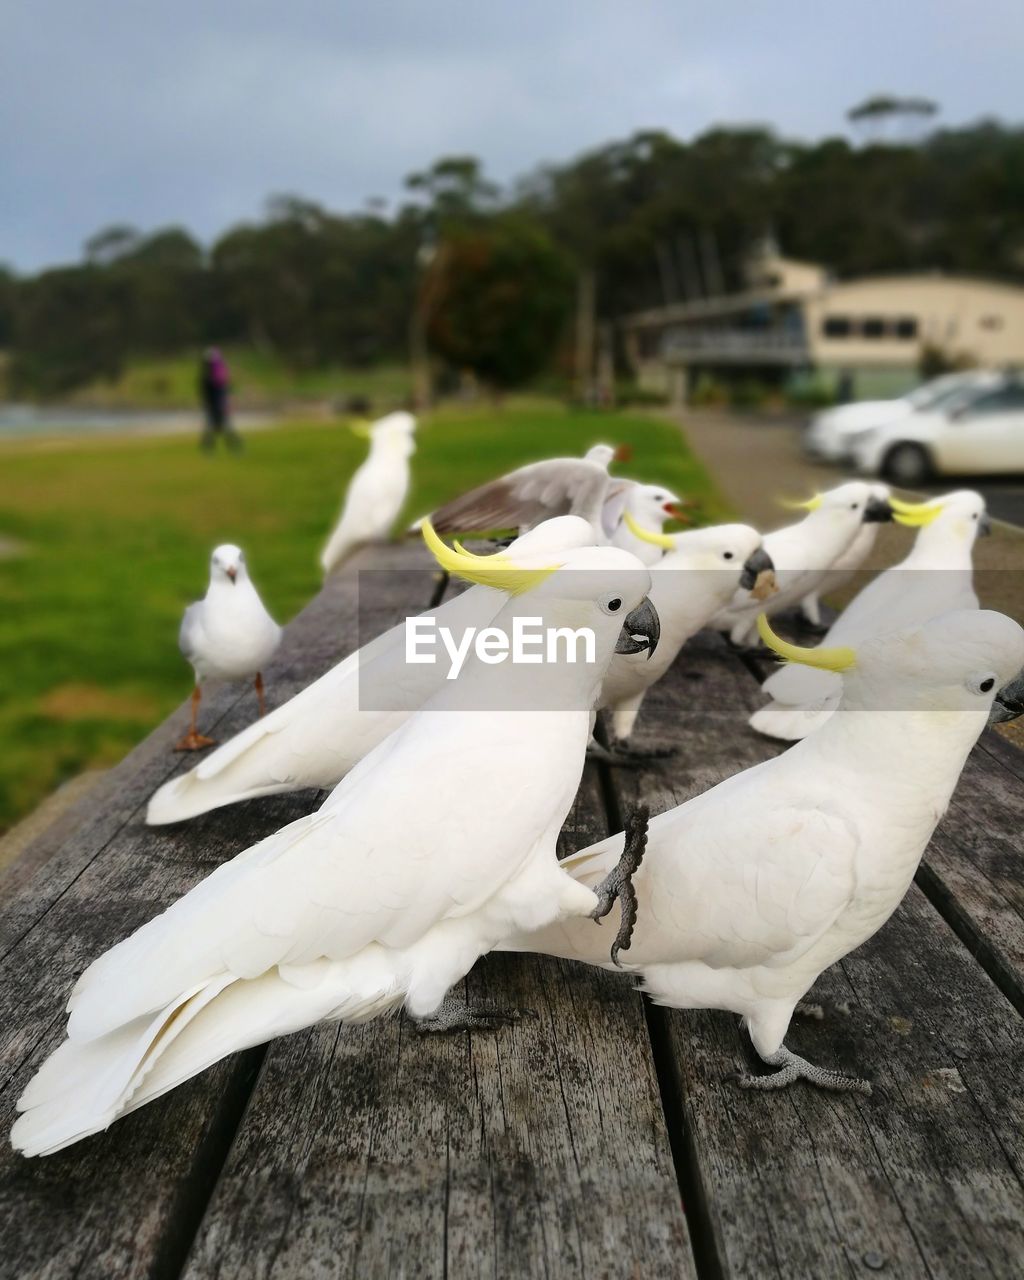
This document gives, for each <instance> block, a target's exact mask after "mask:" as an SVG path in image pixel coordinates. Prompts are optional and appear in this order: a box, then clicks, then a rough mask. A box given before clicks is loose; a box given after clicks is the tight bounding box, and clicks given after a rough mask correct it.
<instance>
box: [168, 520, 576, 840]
mask: <svg viewBox="0 0 1024 1280" xmlns="http://www.w3.org/2000/svg"><path fill="white" fill-rule="evenodd" d="M592 539H593V534H592V531H591V528H590V525H589V524H587V522H586V521H585V520H581V519H579V518H578V517H576V516H559V517H557V518H556V519H554V520H547V521H545V522H544V523H543V524H540V525H538V526H537V527H536V528H535V529H533V530H531V531H530V532H529V533H527V534H524V535H523V536H522V537H521V538H519V539H518V540H517V541H516V542H514V543H512V545H511V546H510V547H509V548H508V549H507V551H506V552H505V553H504V554H505V556H506V557H507V558H508V559H510V560H511V561H512V562H513V563H514V564H516V565H518V566H520V567H525V568H530V567H531V566H536V565H538V564H540V565H543V564H549V563H552V562H556V563H557V561H558V559H559V558H560V557H561V555H562V554H563V553H565V552H568V551H571V550H573V549H574V548H577V547H585V546H589V545H590V544H591V542H592ZM504 603H505V596H504V594H503V593H502V592H501V591H499V590H497V589H495V588H494V587H490V586H487V585H486V581H484V582H482V583H480V584H477V585H476V586H472V587H470V588H469V590H468V591H464V592H463V593H462V594H461V595H457V596H455V597H454V598H453V599H451V600H448V601H446V602H445V603H444V604H442V605H439V606H438V607H437V608H435V609H430V610H428V611H427V613H428V614H429V615H430V616H431V617H433V618H434V619H435V620H436V623H437V626H438V627H442V626H444V627H448V628H449V630H450V632H451V634H452V635H453V636H456V637H461V636H463V635H464V634H465V633H466V631H467V628H469V627H485V626H487V625H488V624H489V623H490V622H491V620H492V618H493V617H494V615H495V614H496V613H497V612H498V610H499V609H500V608H501V607H502V606H503V605H504ZM406 640H407V628H406V624H405V623H404V622H402V623H400V624H399V625H398V626H395V627H392V628H391V629H390V630H389V631H386V632H385V633H384V634H383V635H380V636H377V637H376V638H375V639H374V640H372V641H371V642H370V643H369V644H366V645H364V646H363V647H362V648H361V649H358V650H357V651H356V652H355V653H352V654H349V656H348V657H347V658H345V659H344V660H343V661H342V662H339V663H338V665H337V666H335V667H333V668H332V669H331V670H330V671H328V672H327V673H326V674H325V675H322V676H321V677H320V678H319V679H318V680H314V681H313V683H312V684H311V685H309V686H307V687H306V688H305V689H303V690H302V692H301V693H298V694H296V695H295V697H294V698H291V699H290V700H289V701H288V702H285V703H283V704H282V705H281V706H280V707H277V708H276V709H275V710H274V711H272V712H271V713H270V714H269V715H268V716H265V717H264V718H263V719H262V720H259V721H257V722H256V723H255V724H251V725H249V726H248V727H247V728H245V729H243V730H242V732H241V733H238V734H236V735H235V737H233V738H231V739H230V740H229V741H227V742H225V743H224V745H223V746H221V747H219V748H218V749H217V750H216V751H214V752H212V753H211V754H210V755H208V756H207V757H206V758H205V759H204V760H203V761H202V762H201V763H200V764H199V765H198V766H197V767H196V768H194V769H191V770H190V771H189V772H188V773H184V774H181V775H180V776H179V777H177V778H172V779H171V780H170V782H167V783H165V784H164V785H163V786H162V787H160V789H159V790H158V791H157V792H156V793H155V794H154V795H153V797H152V799H151V800H150V802H149V808H148V810H147V813H146V821H147V822H148V823H149V824H150V825H151V826H161V825H164V824H166V823H170V822H182V821H184V820H185V819H186V818H194V817H195V816H196V815H197V814H200V813H206V812H207V811H208V810H210V809H218V808H220V807H221V806H222V805H227V804H236V803H237V802H238V801H240V800H252V799H255V798H256V797H258V796H269V795H276V794H278V793H279V792H283V791H299V790H302V789H303V788H305V787H314V788H330V787H334V786H336V785H337V784H338V783H339V782H340V781H341V780H342V778H344V776H345V775H346V774H347V773H348V771H349V770H350V769H352V768H353V767H354V766H355V765H356V764H358V763H359V761H360V760H362V758H363V756H365V755H366V754H367V752H369V751H372V750H373V748H374V747H375V746H376V745H377V744H378V743H379V742H383V740H384V739H385V738H386V737H387V736H388V734H390V733H393V732H394V730H395V729H397V728H398V726H399V725H401V724H402V723H404V721H405V720H406V719H407V717H408V716H409V715H410V713H411V712H412V711H415V710H416V709H418V708H419V707H421V706H422V705H423V703H424V702H426V700H427V699H428V698H429V697H431V696H432V695H433V694H435V693H436V692H437V691H438V689H440V688H441V687H442V686H443V685H444V684H445V681H446V678H447V666H446V665H444V664H443V663H435V664H428V663H423V664H410V663H408V662H406V658H405V653H406Z"/></svg>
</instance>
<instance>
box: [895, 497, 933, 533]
mask: <svg viewBox="0 0 1024 1280" xmlns="http://www.w3.org/2000/svg"><path fill="white" fill-rule="evenodd" d="M889 506H890V507H892V510H893V517H892V518H893V519H894V520H895V521H896V522H897V524H901V525H903V526H904V527H905V528H907V529H922V528H924V526H925V525H928V524H931V523H932V521H933V520H937V519H938V517H939V516H940V515H941V514H942V502H941V501H938V502H937V501H935V499H934V498H933V499H932V501H931V502H903V501H902V500H901V499H900V498H890V499H889Z"/></svg>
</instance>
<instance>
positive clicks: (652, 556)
mask: <svg viewBox="0 0 1024 1280" xmlns="http://www.w3.org/2000/svg"><path fill="white" fill-rule="evenodd" d="M621 483H622V488H621V489H620V490H619V492H618V493H616V494H615V495H614V496H613V497H611V498H609V499H608V500H607V501H606V502H605V504H604V513H603V515H602V519H603V522H604V529H605V534H606V537H607V541H608V544H609V545H610V546H613V547H621V548H622V549H623V551H629V552H631V553H632V554H633V555H635V556H636V558H637V559H638V560H639V561H640V562H641V563H642V564H645V565H648V566H650V565H653V564H657V563H658V561H659V560H660V559H661V558H662V556H663V555H664V554H665V546H664V543H662V542H659V540H658V537H657V536H656V537H654V538H644V537H641V536H639V535H638V534H637V533H636V532H635V530H636V529H646V530H650V531H651V532H652V533H654V534H655V535H662V531H663V530H664V528H665V524H666V522H667V521H669V520H678V519H680V518H683V503H682V502H681V501H680V499H679V498H677V497H676V495H675V494H674V493H672V491H671V490H670V489H666V488H665V487H664V486H663V485H658V484H634V483H633V482H632V481H631V480H630V481H623V482H621Z"/></svg>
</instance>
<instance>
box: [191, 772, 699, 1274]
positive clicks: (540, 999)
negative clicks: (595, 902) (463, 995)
mask: <svg viewBox="0 0 1024 1280" xmlns="http://www.w3.org/2000/svg"><path fill="white" fill-rule="evenodd" d="M606 832H607V822H606V818H605V816H604V811H603V806H602V804H601V798H600V795H599V791H598V787H597V782H596V779H595V777H594V776H593V774H591V773H590V772H588V773H587V775H586V777H585V780H584V785H583V787H582V788H581V792H580V795H579V797H578V798H577V802H576V805H575V807H574V810H573V812H572V814H571V815H570V817H569V820H568V822H567V824H566V827H565V830H564V831H563V835H562V841H563V846H564V848H565V849H566V850H567V851H568V850H570V849H575V848H579V847H581V846H583V845H584V844H587V843H589V842H591V841H592V840H594V839H597V838H599V837H600V836H601V835H603V834H606ZM609 943H610V934H609ZM466 991H467V994H468V997H469V998H470V999H472V1000H474V1001H476V1000H484V1001H487V1002H490V1003H498V1004H502V1005H509V1004H511V1005H513V1006H514V1007H517V1008H520V1009H527V1010H530V1011H531V1012H532V1013H533V1014H535V1015H536V1017H530V1018H526V1019H524V1020H523V1021H521V1022H519V1023H518V1024H517V1025H515V1026H514V1027H512V1028H510V1029H506V1030H502V1031H499V1032H496V1033H487V1034H469V1033H460V1034H458V1035H454V1036H448V1037H437V1036H431V1037H426V1038H424V1037H421V1036H419V1035H418V1033H417V1032H416V1031H415V1029H414V1028H413V1027H412V1026H411V1025H410V1023H409V1022H408V1021H402V1020H399V1019H397V1018H393V1019H387V1020H377V1021H375V1022H372V1023H370V1024H367V1025H366V1026H361V1027H340V1028H339V1027H327V1028H319V1029H314V1030H312V1031H309V1032H306V1033H303V1034H301V1035H298V1036H292V1037H289V1038H288V1039H285V1040H281V1041H277V1042H275V1043H274V1044H273V1045H272V1046H271V1047H270V1050H269V1051H268V1054H267V1058H266V1061H265V1063H264V1066H263V1071H262V1074H261V1076H260V1080H259V1084H258V1086H257V1088H256V1090H255V1092H254V1094H253V1097H252V1100H251V1102H250V1104H249V1107H248V1109H247V1111H246V1114H245V1118H244V1121H243V1123H242V1126H241V1128H240V1130H239V1134H238V1137H237V1140H236V1142H235V1145H234V1147H233V1149H232V1151H231V1155H230V1158H229V1160H228V1162H227V1165H226V1167H225V1170H224V1173H223V1176H222V1177H221V1180H220V1182H219V1183H218V1186H217V1192H216V1195H215V1197H214V1199H213V1201H212V1204H211V1206H210V1208H209V1211H208V1212H207V1214H206V1217H205V1218H204V1220H203V1223H202V1227H201V1229H200V1231H199V1234H198V1237H197V1240H196V1244H195V1247H194V1250H193V1252H192V1255H191V1257H190V1259H189V1264H188V1267H187V1269H186V1275H187V1276H188V1278H189V1280H205V1278H206V1277H213V1276H216V1277H218V1280H228V1278H230V1277H249V1276H257V1277H261V1278H264V1277H273V1280H289V1278H291V1277H296V1278H298V1277H302V1278H303V1280H304V1278H305V1277H312V1276H321V1275H323V1276H327V1275H330V1276H335V1275H348V1276H353V1277H359V1278H360V1280H362V1278H363V1277H378V1276H405V1275H413V1274H415V1275H417V1276H424V1277H433V1276H452V1277H467V1278H468V1277H473V1278H475V1277H478V1276H492V1277H503V1276H516V1277H521V1276H522V1277H526V1276H546V1277H570V1276H572V1277H576V1276H579V1277H582V1276H605V1275H607V1276H618V1275H643V1276H651V1277H655V1276H656V1277H674V1276H681V1277H690V1276H694V1275H695V1274H696V1273H695V1269H694V1262H693V1257H692V1253H691V1251H690V1248H689V1243H688V1235H687V1226H686V1220H685V1218H684V1216H683V1211H682V1206H681V1204H680V1198H679V1189H678V1184H677V1181H676V1174H675V1170H674V1167H673V1163H672V1156H671V1151H670V1146H669V1141H668V1136H667V1131H666V1127H665V1120H664V1115H663V1112H662V1107H661V1101H660V1096H659V1089H658V1082H657V1078H656V1073H655V1068H654V1063H653V1060H652V1055H651V1048H650V1043H649V1039H648V1035H647V1030H646V1025H645V1021H644V1012H643V1006H642V1004H641V1001H640V998H639V997H638V995H637V994H636V992H635V991H634V990H633V988H632V986H631V984H629V983H628V982H626V981H625V980H623V979H620V978H618V977H616V976H613V975H608V974H604V973H601V972H598V971H594V970H587V969H582V968H580V967H577V966H573V965H570V964H565V963H560V962H557V961H553V960H547V959H543V958H538V957H520V956H491V957H488V958H487V959H486V960H485V961H483V962H481V964H480V965H478V966H477V968H476V969H475V970H474V972H473V973H472V974H471V976H470V978H469V979H468V981H467V983H466Z"/></svg>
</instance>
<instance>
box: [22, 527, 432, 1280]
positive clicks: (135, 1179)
mask: <svg viewBox="0 0 1024 1280" xmlns="http://www.w3.org/2000/svg"><path fill="white" fill-rule="evenodd" d="M393 554H394V556H395V560H394V562H395V563H402V564H407V563H409V554H410V553H409V552H408V551H407V550H404V549H399V551H397V552H395V553H393ZM414 556H415V553H414ZM415 562H416V561H415V558H414V559H413V563H415ZM418 581H420V584H421V586H426V585H427V583H426V581H425V580H424V575H423V574H422V571H421V572H420V574H419V575H418ZM395 587H396V589H400V590H401V598H400V599H399V598H396V597H395V596H392V598H391V599H390V600H385V599H381V600H379V603H378V605H377V607H378V608H379V609H380V611H381V620H382V623H383V622H384V621H385V617H384V615H388V616H387V618H386V621H388V622H390V621H393V620H396V619H397V618H398V617H400V616H401V615H402V614H404V612H405V606H406V605H407V603H408V596H407V594H406V592H407V589H408V585H407V584H403V583H401V582H400V581H397V580H396V583H395ZM356 595H357V587H356V579H355V574H354V573H353V572H350V573H346V574H345V575H343V576H341V577H339V578H338V579H337V580H336V581H335V582H332V584H331V585H330V587H329V589H328V590H326V591H325V592H324V593H323V594H322V595H321V596H320V597H319V598H318V599H317V601H315V602H314V603H313V604H312V605H311V606H310V607H309V608H308V609H307V610H306V611H305V612H304V613H303V614H302V615H301V616H300V618H299V619H298V620H297V621H296V622H295V623H294V624H293V625H292V626H291V627H290V628H289V629H288V632H287V637H286V641H285V644H284V645H283V646H282V652H281V654H280V656H279V658H278V659H276V660H275V662H274V664H273V666H272V667H271V669H270V670H269V672H268V691H269V694H270V698H271V700H272V701H273V702H278V701H281V700H283V699H284V698H286V697H289V696H291V694H292V693H294V692H295V691H296V690H297V689H298V688H300V687H302V686H303V685H305V684H307V683H308V682H309V680H310V679H312V678H313V677H315V676H316V675H318V674H320V672H321V671H322V670H324V669H325V668H326V667H327V666H328V665H329V664H330V663H331V662H333V661H335V660H336V659H337V657H338V656H339V655H340V654H341V653H343V652H345V651H346V650H347V649H348V648H351V647H352V645H353V644H354V643H355V638H356V633H357V629H358V617H357V614H358V610H357V608H356ZM252 714H253V708H252V706H251V704H250V702H249V699H248V698H239V697H238V696H237V695H235V694H225V695H218V696H217V697H215V698H214V699H211V717H210V719H209V720H207V721H206V723H211V722H215V723H216V725H217V730H218V733H219V735H220V736H221V737H222V738H223V737H226V736H228V735H229V734H231V733H234V732H236V731H237V730H238V729H239V728H241V727H242V726H243V725H244V724H245V723H247V722H248V721H249V720H250V719H251V718H252ZM182 724H183V720H182V713H180V712H179V713H178V714H177V715H176V716H175V717H172V719H171V721H169V722H167V723H165V724H164V725H162V726H161V727H160V728H159V729H158V730H157V731H156V732H155V733H154V734H153V735H152V736H151V737H150V738H149V739H147V741H146V742H145V743H143V744H142V746H141V747H140V748H138V749H137V750H136V751H135V752H133V753H132V756H130V757H129V758H128V759H127V760H126V761H125V762H124V764H123V765H122V766H121V767H119V768H118V769H117V770H116V771H115V772H114V775H112V782H111V786H110V787H109V788H108V790H107V794H106V800H107V804H106V807H105V808H103V809H102V810H101V811H99V812H94V811H93V809H92V807H91V804H90V803H87V804H86V805H85V806H84V807H83V813H82V823H81V827H80V828H79V830H78V832H77V833H76V834H75V835H74V836H73V837H72V838H71V839H69V840H68V842H67V844H66V845H65V846H64V847H63V848H62V849H60V850H59V851H57V852H56V853H55V854H54V855H53V857H52V858H51V859H50V861H49V862H48V863H47V864H46V865H45V866H44V867H43V868H42V871H41V873H40V874H39V875H38V876H37V877H36V878H35V879H34V880H33V881H32V882H31V883H30V884H28V885H26V886H24V887H23V888H22V889H21V891H20V892H19V893H18V894H17V895H16V896H15V898H14V899H13V900H12V902H10V903H8V904H7V906H6V908H5V910H4V916H3V920H4V938H5V939H6V955H5V956H4V958H3V961H2V980H0V1126H3V1127H4V1132H7V1131H9V1128H10V1125H11V1123H12V1122H13V1119H14V1111H13V1107H14V1101H15V1099H16V1098H17V1097H18V1095H19V1094H20V1093H21V1091H22V1089H23V1088H24V1086H25V1084H26V1083H27V1081H28V1079H29V1078H30V1076H31V1075H32V1073H33V1072H34V1070H35V1069H36V1067H37V1066H38V1065H39V1063H40V1062H41V1061H42V1060H43V1058H44V1057H45V1056H46V1055H47V1054H48V1053H49V1052H50V1051H51V1050H52V1049H53V1048H54V1047H55V1046H56V1044H57V1043H58V1042H59V1041H60V1039H61V1038H62V1036H63V1028H64V1014H63V1006H64V1003H65V1001H66V998H67V993H68V991H69V989H70V987H71V985H72V984H73V982H74V980H75V978H77V976H78V974H79V973H80V972H81V971H82V969H83V968H85V966H86V965H87V964H88V963H89V962H90V961H91V960H92V959H93V958H94V957H95V956H96V955H98V954H99V953H100V952H102V951H103V950H105V949H106V948H107V947H109V946H110V945H112V944H113V943H114V942H116V941H117V940H118V939H120V938H122V937H124V936H125V935H126V934H127V933H128V932H130V931H131V930H132V929H134V928H136V927H137V926H138V925H140V924H142V923H143V922H144V921H146V920H147V919H149V918H150V917H152V916H153V915H155V914H156V913H157V912H159V911H161V910H163V909H164V908H165V907H167V906H168V905H169V904H170V903H171V902H172V901H174V899H176V898H177V897H179V896H180V895H181V894H182V893H184V892H186V891H187V890H188V889H189V888H191V887H192V885H194V884H195V883H196V882H197V881H198V880H199V879H201V878H202V877H203V876H205V875H207V874H208V873H209V872H210V871H212V870H213V869H214V868H215V867H216V866H217V865H218V864H219V863H221V862H222V861H224V860H225V859H226V858H228V857H231V856H233V855H234V854H235V853H237V852H238V851H239V850H240V849H242V848H244V847H246V846H247V845H249V844H251V843H252V842H254V841H255V840H258V839H260V838H262V837H263V836H264V835H267V834H268V833H270V832H272V831H274V830H276V829H277V828H278V827H279V826H281V825H282V824H283V823H285V822H288V821H291V820H292V819H294V818H296V817H298V816H300V815H301V814H303V813H306V812H308V811H309V809H310V807H311V805H312V804H313V803H315V800H316V793H313V792H307V793H296V794H293V795H290V796H278V797H273V798H270V799H267V800H263V801H254V802H252V803H251V804H245V805H238V806H234V807H232V808H230V809H222V810H218V811H216V812H214V813H211V814H207V815H205V816H204V817H202V818H199V819H197V820H196V821H194V822H192V823H188V824H184V825H181V826H175V827H163V828H159V829H155V830H151V829H148V828H146V827H145V826H144V825H143V815H144V810H145V804H146V801H147V800H148V798H149V796H150V794H151V792H152V790H153V788H154V787H155V786H157V785H158V784H159V783H160V782H162V781H163V780H164V779H165V778H166V777H167V776H169V775H170V774H171V773H172V772H174V771H175V770H176V769H178V768H181V767H182V761H181V759H180V757H174V756H172V755H171V754H170V752H169V747H170V745H171V743H172V742H173V741H174V739H175V738H176V737H177V736H178V735H179V734H180V732H181V729H182ZM189 763H191V762H189ZM260 1058H261V1051H259V1050H257V1051H255V1052H254V1053H253V1054H247V1055H240V1056H239V1057H237V1058H235V1059H232V1060H230V1061H228V1062H225V1063H222V1064H219V1065H218V1066H217V1067H216V1068H214V1069H213V1070H212V1071H210V1072H207V1073H205V1074H204V1075H203V1076H202V1077H200V1078H199V1079H198V1080H196V1081H193V1082H191V1083H190V1084H189V1085H187V1086H185V1087H184V1088H182V1089H179V1090H176V1091H174V1093H172V1094H171V1095H169V1097H167V1098H165V1099H163V1100H161V1101H158V1102H156V1103H154V1104H153V1105H152V1106H149V1107H145V1108H143V1109H142V1110H141V1111H139V1112H138V1113H136V1114H135V1115H132V1116H130V1117H128V1118H126V1119H125V1120H123V1121H121V1122H119V1123H118V1124H117V1125H115V1126H114V1128H113V1129H112V1130H111V1131H110V1132H109V1133H108V1134H105V1135H99V1136H96V1137H93V1138H90V1139H87V1140H85V1141H84V1142H82V1143H79V1144H76V1145H75V1146H74V1147H71V1148H69V1149H68V1150H67V1151H64V1152H61V1153H59V1154H58V1155H56V1156H52V1157H47V1158H45V1159H41V1160H25V1159H23V1158H22V1157H21V1156H17V1155H15V1154H14V1153H13V1152H12V1151H11V1149H10V1147H9V1146H8V1145H7V1143H6V1142H5V1143H4V1144H3V1147H2V1150H0V1238H2V1239H3V1241H4V1250H3V1253H2V1255H0V1275H3V1276H5V1277H6V1276H12V1277H13V1276H15V1275H18V1276H22V1275H32V1276H40V1277H47V1280H51V1278H52V1280H57V1278H58V1277H65V1276H72V1275H74V1276H76V1277H91V1276H96V1277H109V1276H111V1275H117V1276H119V1277H122V1276H123V1277H134V1276H148V1275H151V1274H168V1275H169V1274H176V1273H177V1270H178V1269H179V1265H180V1262H181V1259H182V1256H183V1254H184V1251H185V1250H186V1249H187V1247H188V1243H189V1241H190V1239H191V1236H192V1234H193V1231H194V1227H195V1222H196V1221H197V1219H198V1216H199V1214H200V1212H201V1211H202V1208H203V1205H204V1204H205V1201H206V1199H207V1196H208V1194H209V1191H210V1188H211V1187H212V1184H213V1180H214V1179H215V1177H216V1174H217V1171H218V1169H219V1167H220V1164H221V1162H222V1161H223V1158H224V1154H225V1152H226V1150H227V1146H228V1144H229V1142H230V1140H231V1137H232V1135H233V1133H234V1130H235V1127H236V1125H237V1121H238V1117H239V1115H240V1112H241V1109H242V1107H243V1106H244V1103H245V1099H246V1098H247V1096H248V1092H249V1089H250V1087H251V1084H252V1080H253V1078H254V1074H255V1070H254V1068H255V1066H256V1065H258V1062H259V1060H260Z"/></svg>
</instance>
